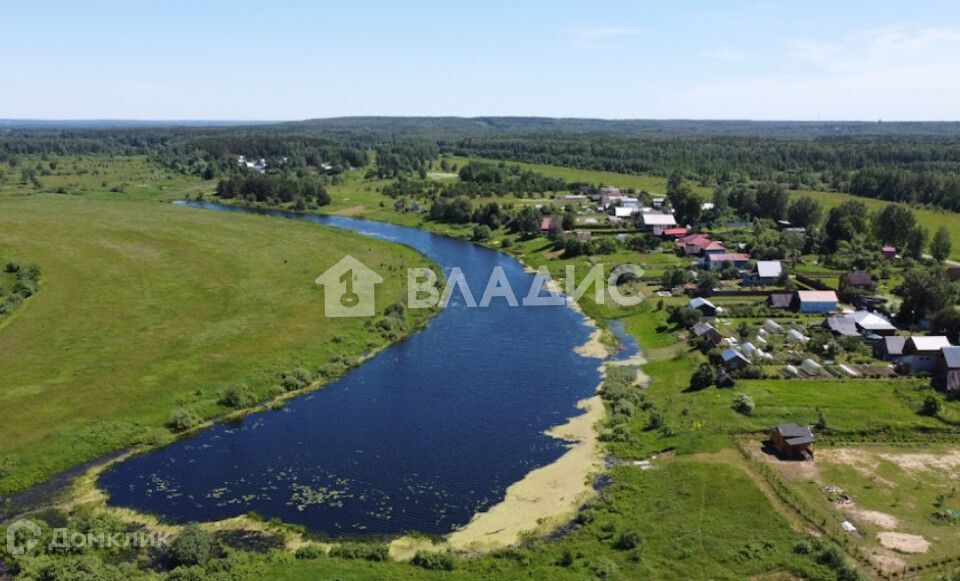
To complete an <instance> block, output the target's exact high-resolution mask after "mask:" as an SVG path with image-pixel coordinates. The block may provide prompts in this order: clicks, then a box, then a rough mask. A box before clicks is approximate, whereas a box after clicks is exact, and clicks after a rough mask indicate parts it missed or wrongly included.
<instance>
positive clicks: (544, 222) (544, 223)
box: [540, 216, 553, 232]
mask: <svg viewBox="0 0 960 581" xmlns="http://www.w3.org/2000/svg"><path fill="white" fill-rule="evenodd" d="M552 227H553V218H551V217H550V216H544V217H543V218H541V219H540V231H541V232H549V231H550V228H552Z"/></svg>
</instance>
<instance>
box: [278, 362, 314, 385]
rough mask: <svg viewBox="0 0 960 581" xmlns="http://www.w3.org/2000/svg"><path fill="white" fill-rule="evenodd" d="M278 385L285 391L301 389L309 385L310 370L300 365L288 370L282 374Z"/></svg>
mask: <svg viewBox="0 0 960 581" xmlns="http://www.w3.org/2000/svg"><path fill="white" fill-rule="evenodd" d="M280 385H282V386H283V389H285V390H286V391H294V390H297V389H302V388H304V387H306V386H308V385H310V372H309V371H307V370H306V369H303V368H302V367H300V368H297V369H294V370H293V371H288V372H286V373H284V374H283V379H282V380H281V382H280Z"/></svg>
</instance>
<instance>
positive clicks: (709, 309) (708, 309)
mask: <svg viewBox="0 0 960 581" xmlns="http://www.w3.org/2000/svg"><path fill="white" fill-rule="evenodd" d="M687 306H688V307H690V308H691V309H697V310H698V311H700V312H701V313H703V316H704V317H716V316H717V307H716V305H714V304H713V303H711V302H710V301H708V300H707V299H705V298H703V297H697V298H695V299H692V300H691V301H690V302H689V303H687Z"/></svg>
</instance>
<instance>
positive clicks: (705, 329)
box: [690, 321, 723, 345]
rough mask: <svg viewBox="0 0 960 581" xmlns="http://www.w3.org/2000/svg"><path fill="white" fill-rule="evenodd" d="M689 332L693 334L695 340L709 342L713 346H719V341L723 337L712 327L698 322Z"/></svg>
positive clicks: (703, 322)
mask: <svg viewBox="0 0 960 581" xmlns="http://www.w3.org/2000/svg"><path fill="white" fill-rule="evenodd" d="M690 332H691V333H693V336H694V337H696V338H697V339H700V340H701V341H704V342H709V343H711V344H713V345H719V344H720V341H721V340H722V339H723V335H721V334H720V331H717V330H716V329H715V328H714V327H713V325H711V324H710V323H707V322H705V321H700V322H699V323H697V324H696V325H694V326H693V327H692V328H691V329H690Z"/></svg>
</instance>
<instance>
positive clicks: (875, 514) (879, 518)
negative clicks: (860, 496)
mask: <svg viewBox="0 0 960 581" xmlns="http://www.w3.org/2000/svg"><path fill="white" fill-rule="evenodd" d="M847 512H848V513H850V515H851V516H852V517H854V519H859V520H862V521H864V522H868V523H870V524H874V525H877V526H878V527H880V528H884V529H890V530H892V529H895V528H897V525H898V524H899V522H900V521H898V520H897V517H895V516H893V515H892V514H887V513H885V512H879V511H876V510H864V509H860V508H851V509H848V510H847Z"/></svg>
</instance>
